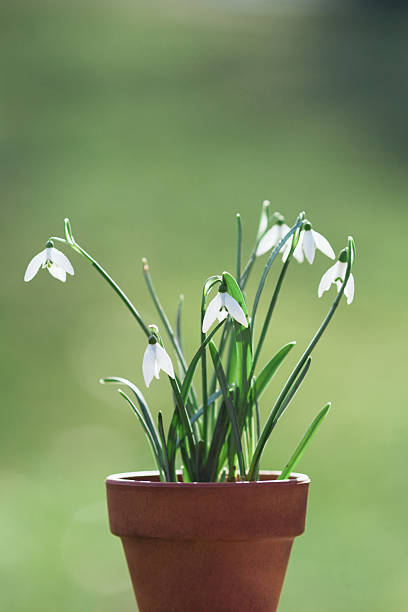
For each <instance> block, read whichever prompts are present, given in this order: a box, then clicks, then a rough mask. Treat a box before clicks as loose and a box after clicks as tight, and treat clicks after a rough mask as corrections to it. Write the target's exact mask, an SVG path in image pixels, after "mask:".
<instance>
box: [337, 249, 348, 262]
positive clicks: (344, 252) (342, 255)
mask: <svg viewBox="0 0 408 612" xmlns="http://www.w3.org/2000/svg"><path fill="white" fill-rule="evenodd" d="M347 260H348V249H347V248H345V249H343V250H342V251H340V255H339V261H341V263H347Z"/></svg>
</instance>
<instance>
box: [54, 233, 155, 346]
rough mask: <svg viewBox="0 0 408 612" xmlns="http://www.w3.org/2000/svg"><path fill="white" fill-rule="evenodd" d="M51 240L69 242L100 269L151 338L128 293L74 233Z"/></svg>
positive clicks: (100, 272)
mask: <svg viewBox="0 0 408 612" xmlns="http://www.w3.org/2000/svg"><path fill="white" fill-rule="evenodd" d="M49 240H55V241H57V242H63V243H65V244H68V245H69V246H70V247H72V249H73V250H74V251H76V252H77V253H79V254H80V255H82V256H83V257H85V259H87V260H88V261H90V262H91V264H92V265H93V266H94V268H96V269H97V270H98V272H99V274H101V276H103V278H104V279H105V280H106V282H107V283H108V284H109V285H110V286H111V287H112V289H113V290H114V291H115V293H117V295H118V296H119V297H120V299H121V300H122V302H124V304H125V305H126V306H127V308H128V309H129V310H130V312H131V313H132V315H133V316H134V318H135V319H136V321H137V322H138V323H139V325H140V327H141V328H142V330H143V331H144V333H145V334H146V336H147V337H148V338H149V336H150V335H151V332H150V330H149V328H148V327H147V325H146V324H145V323H144V321H143V319H142V317H141V316H140V314H139V312H138V311H137V310H136V308H135V306H134V305H133V304H132V302H131V301H130V299H129V298H128V296H127V295H126V293H125V292H124V291H122V289H121V288H120V287H119V285H118V284H117V283H115V281H114V280H113V278H112V277H111V276H109V274H108V273H107V272H106V270H104V268H102V266H101V265H100V264H99V263H98V262H97V261H96V260H95V259H94V258H93V257H92V256H91V255H90V254H89V253H87V252H86V251H85V249H83V248H82V247H81V246H80V245H79V244H78V243H77V242H75V240H74V239H73V237H72V234H71V238H70V240H68V239H67V240H64V239H63V238H58V237H56V236H52V237H51V238H49Z"/></svg>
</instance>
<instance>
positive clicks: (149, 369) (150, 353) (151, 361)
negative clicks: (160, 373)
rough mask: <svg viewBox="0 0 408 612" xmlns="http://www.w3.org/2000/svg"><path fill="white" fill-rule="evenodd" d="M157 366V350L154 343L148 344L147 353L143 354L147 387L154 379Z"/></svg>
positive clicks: (143, 368) (143, 369)
mask: <svg viewBox="0 0 408 612" xmlns="http://www.w3.org/2000/svg"><path fill="white" fill-rule="evenodd" d="M155 366H156V351H155V350H154V345H153V344H148V345H147V348H146V350H145V353H144V355H143V363H142V371H143V378H144V381H145V384H146V387H148V386H149V385H150V383H151V382H152V380H153V376H154V372H155Z"/></svg>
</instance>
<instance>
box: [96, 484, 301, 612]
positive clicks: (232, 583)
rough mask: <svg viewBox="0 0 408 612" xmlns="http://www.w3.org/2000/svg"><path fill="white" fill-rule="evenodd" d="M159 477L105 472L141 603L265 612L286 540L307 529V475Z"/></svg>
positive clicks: (146, 610) (282, 567)
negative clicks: (210, 479) (221, 479)
mask: <svg viewBox="0 0 408 612" xmlns="http://www.w3.org/2000/svg"><path fill="white" fill-rule="evenodd" d="M279 473H280V472H261V474H260V480H259V481H258V482H237V483H206V482H205V483H202V482H200V483H184V482H179V483H163V482H159V477H158V474H157V472H134V473H133V472H130V473H125V474H115V475H113V476H109V477H108V478H107V480H106V485H107V495H108V510H109V521H110V528H111V531H112V533H114V534H115V535H118V536H120V538H121V539H122V543H123V547H124V549H125V554H126V559H127V562H128V566H129V571H130V575H131V578H132V583H133V588H134V591H135V594H136V599H137V602H138V605H139V609H140V611H141V612H162V611H163V612H191V611H192V610H194V611H195V612H200V611H202V612H238V611H240V610H245V611H248V612H272V611H274V610H276V609H277V606H278V602H279V596H280V593H281V589H282V584H283V579H284V577H285V572H286V567H287V564H288V560H289V554H290V549H291V547H292V543H293V539H294V538H295V537H296V536H298V535H300V534H301V533H302V532H303V531H304V528H305V515H306V504H307V493H308V487H309V482H310V480H309V478H308V477H307V476H305V475H303V474H292V475H291V477H290V479H289V480H276V478H277V476H278V475H279Z"/></svg>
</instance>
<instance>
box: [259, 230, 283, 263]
mask: <svg viewBox="0 0 408 612" xmlns="http://www.w3.org/2000/svg"><path fill="white" fill-rule="evenodd" d="M279 227H280V226H279V225H277V224H276V225H274V226H273V227H271V229H270V230H268V231H267V232H266V234H265V236H263V237H262V238H261V240H260V241H259V244H258V248H257V249H256V255H257V257H259V255H263V254H264V253H267V251H269V250H270V249H271V248H272V247H274V246H276V245H277V244H278V242H279V236H280V231H279Z"/></svg>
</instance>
